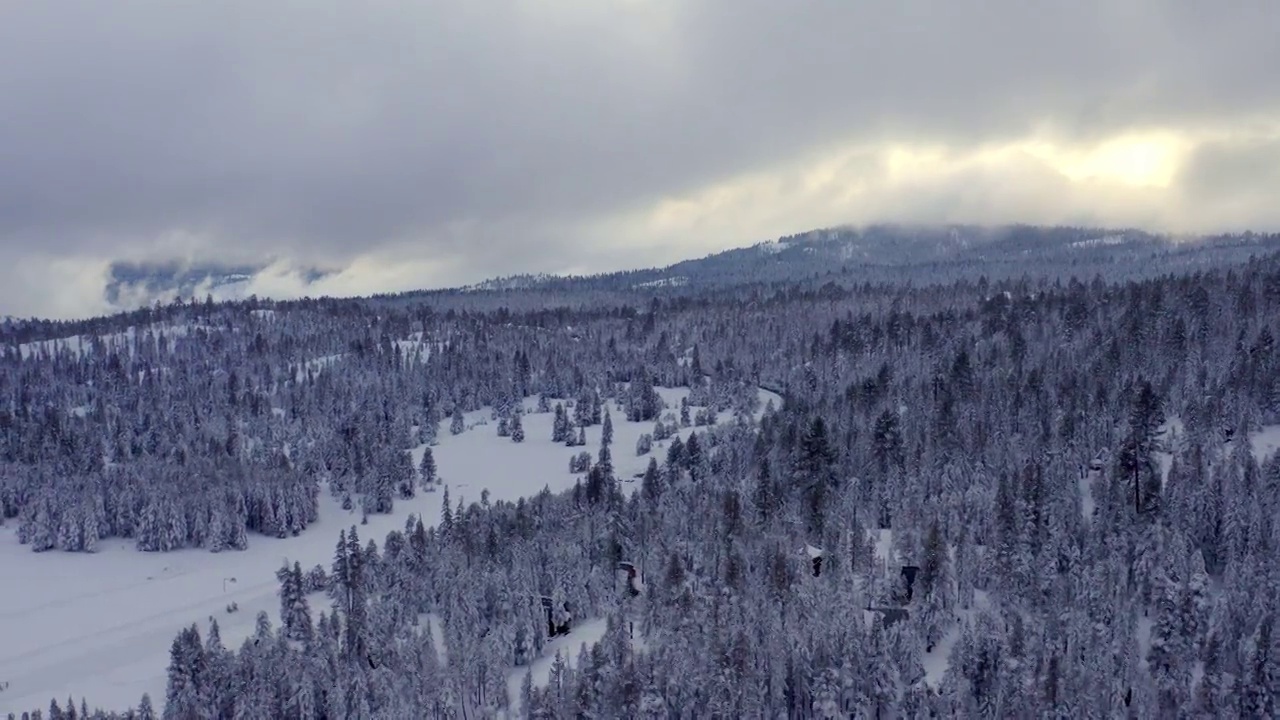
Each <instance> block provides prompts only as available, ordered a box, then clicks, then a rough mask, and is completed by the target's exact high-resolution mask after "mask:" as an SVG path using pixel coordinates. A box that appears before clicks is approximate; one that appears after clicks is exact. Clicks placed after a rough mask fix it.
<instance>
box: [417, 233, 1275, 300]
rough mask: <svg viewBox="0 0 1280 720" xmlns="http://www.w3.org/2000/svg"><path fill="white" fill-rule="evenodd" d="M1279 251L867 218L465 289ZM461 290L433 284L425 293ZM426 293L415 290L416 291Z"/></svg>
mask: <svg viewBox="0 0 1280 720" xmlns="http://www.w3.org/2000/svg"><path fill="white" fill-rule="evenodd" d="M1276 250H1280V235H1278V234H1258V233H1241V234H1237V235H1217V236H1194V237H1192V236H1186V237H1173V236H1169V235H1160V234H1155V233H1151V232H1146V231H1143V230H1134V229H1121V230H1117V229H1109V228H1090V227H1041V226H1032V225H1009V226H999V227H987V226H977V225H928V226H927V225H870V226H865V227H837V228H824V229H820V230H812V231H809V232H804V233H799V234H796V235H788V236H785V237H781V238H779V239H777V240H771V241H768V242H762V243H758V244H756V245H752V246H750V247H745V248H735V249H731V250H725V251H723V252H719V253H714V254H711V255H707V256H706V257H702V258H697V259H690V260H684V261H681V262H678V263H675V264H673V265H669V266H666V267H662V268H647V269H641V270H629V271H623V272H612V273H602V274H598V275H590V276H553V275H517V276H511V277H507V278H498V279H494V280H489V281H486V282H483V283H479V284H476V285H472V286H469V287H467V288H462V290H466V291H468V292H470V293H477V292H483V291H489V292H495V293H498V294H499V295H502V296H504V297H505V296H507V295H510V294H511V293H515V292H522V293H529V292H534V293H551V292H555V293H559V292H568V291H581V290H595V291H600V292H607V293H610V294H614V295H616V294H618V293H624V294H625V293H634V294H642V295H646V296H647V295H654V294H677V295H679V294H685V293H692V292H697V291H698V290H699V289H700V288H706V287H724V286H733V285H752V284H759V283H766V284H767V283H778V282H794V281H797V280H806V279H819V280H820V279H822V278H828V277H830V276H834V275H838V276H842V277H845V278H847V279H848V280H850V281H856V282H861V281H884V280H893V281H902V280H918V281H922V282H929V281H949V280H951V279H955V278H957V277H962V276H963V277H977V276H986V277H988V278H990V279H996V278H1000V277H1017V276H1021V275H1023V274H1028V273H1029V274H1042V273H1044V272H1050V274H1054V275H1057V276H1063V275H1075V276H1077V277H1082V278H1083V277H1093V276H1094V275H1099V274H1100V275H1104V276H1108V277H1111V276H1115V275H1123V276H1125V277H1135V276H1141V275H1147V276H1149V275H1152V274H1160V273H1163V272H1170V271H1174V270H1185V269H1187V268H1196V267H1206V268H1207V267H1210V266H1212V265H1215V264H1220V263H1222V262H1236V261H1242V260H1245V259H1247V258H1248V257H1249V256H1250V255H1251V254H1259V253H1264V252H1272V251H1276ZM450 292H456V290H437V291H429V292H428V293H425V294H433V295H435V294H440V293H450ZM422 294H424V293H410V294H409V295H411V296H419V295H422Z"/></svg>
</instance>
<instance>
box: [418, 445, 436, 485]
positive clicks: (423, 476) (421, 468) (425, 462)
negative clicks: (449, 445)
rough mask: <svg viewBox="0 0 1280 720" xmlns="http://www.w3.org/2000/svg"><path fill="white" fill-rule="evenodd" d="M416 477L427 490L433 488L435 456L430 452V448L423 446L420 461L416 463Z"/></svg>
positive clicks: (434, 482) (434, 481) (434, 483)
mask: <svg viewBox="0 0 1280 720" xmlns="http://www.w3.org/2000/svg"><path fill="white" fill-rule="evenodd" d="M418 478H419V480H420V481H421V483H422V486H423V487H424V488H426V489H428V490H434V489H435V485H436V481H437V480H438V478H437V477H436V458H435V453H433V452H431V448H430V447H427V448H423V450H422V462H421V463H419V464H418Z"/></svg>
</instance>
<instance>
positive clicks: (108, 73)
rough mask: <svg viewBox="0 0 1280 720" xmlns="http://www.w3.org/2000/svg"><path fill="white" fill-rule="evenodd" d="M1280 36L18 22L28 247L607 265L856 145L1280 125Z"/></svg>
mask: <svg viewBox="0 0 1280 720" xmlns="http://www.w3.org/2000/svg"><path fill="white" fill-rule="evenodd" d="M1277 26H1280V10H1278V9H1277V8H1276V6H1275V5H1274V3H1269V2H1265V1H1264V0H1252V1H1246V2H1243V3H1234V4H1232V5H1231V6H1230V8H1229V9H1228V8H1221V7H1213V6H1211V5H1206V4H1204V3H1196V2H1191V1H1190V0H1179V1H1178V2H1162V1H1158V0H1134V1H1132V2H1124V3H1116V2H1108V1H1104V0H1086V1H1084V2H1078V3H1020V2H1013V1H1012V0H1008V1H1000V2H990V0H958V1H957V2H949V3H933V2H931V3H923V2H875V3H845V2H833V1H831V0H817V1H816V2H804V3H779V2H776V1H774V0H733V1H730V0H701V1H700V0H601V1H597V2H585V1H583V0H544V1H543V2H535V1H534V0H506V1H499V2H492V3H465V2H464V3H410V2H404V1H401V0H379V1H375V2H371V3H351V2H334V1H328V2H323V1H322V2H316V1H312V2H300V1H297V0H286V1H282V2H273V3H259V2H248V1H247V0H228V1H227V2H220V3H164V2H158V1H156V2H143V1H140V0H120V1H119V2H112V3H102V2H96V1H93V0H78V1H77V0H68V1H67V2H59V3H11V4H9V5H7V6H6V7H5V8H4V9H0V255H7V256H10V257H14V256H26V255H29V254H30V253H31V252H32V249H33V248H34V249H38V250H39V252H40V253H41V254H43V255H47V256H49V257H68V256H86V257H92V258H95V259H99V260H100V259H102V258H111V257H117V256H122V255H131V256H137V255H155V254H162V253H164V252H166V251H168V252H176V253H177V254H182V253H190V252H203V253H215V254H238V255H241V256H243V255H254V254H258V255H262V254H278V255H284V256H294V257H300V258H303V259H304V261H320V262H326V261H343V260H346V259H350V258H352V257H355V256H357V255H362V254H366V253H369V252H399V253H408V254H413V255H416V256H420V257H433V258H436V259H437V260H439V261H440V262H441V263H444V264H449V266H450V267H452V268H454V269H453V270H451V271H450V272H455V273H459V272H463V273H481V274H484V273H486V272H496V271H504V272H505V271H512V270H514V269H519V268H518V267H512V266H513V265H519V264H521V263H523V264H526V265H538V266H544V267H545V266H546V265H548V261H547V256H548V255H555V254H563V253H570V252H572V250H573V248H574V247H578V246H581V244H582V243H584V242H587V241H591V242H592V243H593V246H592V247H591V248H590V250H591V254H592V256H593V257H594V256H598V255H600V254H601V253H602V252H603V251H602V250H601V247H600V246H601V245H606V244H608V243H609V242H610V239H609V238H607V237H591V236H590V235H589V234H587V235H584V232H585V231H584V228H589V227H594V226H595V225H593V224H594V223H598V222H601V221H603V220H604V219H607V218H609V217H612V216H621V215H625V214H627V213H634V212H638V211H640V210H642V209H643V208H646V207H651V206H652V205H653V204H654V203H657V202H659V201H661V200H662V199H663V198H668V197H676V196H683V195H687V194H690V193H696V192H698V191H699V190H700V189H702V188H704V187H706V186H708V185H712V184H715V183H718V182H724V181H727V180H729V179H731V178H733V177H736V176H739V175H741V174H744V173H753V172H761V171H767V170H768V169H770V168H773V167H775V166H779V165H785V164H787V163H792V162H794V161H795V160H796V159H797V158H799V157H813V156H815V155H816V156H820V155H821V153H822V152H823V150H824V148H828V147H837V146H840V145H841V144H845V143H850V142H857V143H864V144H866V143H871V144H874V143H875V142H876V141H878V140H884V141H890V140H891V141H894V142H911V141H918V142H925V143H942V144H945V145H948V146H953V147H961V148H964V147H974V146H977V145H981V144H984V143H998V142H1001V141H1005V140H1009V139H1016V138H1019V137H1022V136H1025V135H1026V134H1028V133H1030V132H1033V131H1038V130H1046V129H1048V130H1050V131H1052V132H1053V133H1054V134H1055V135H1056V136H1058V137H1060V138H1062V139H1063V141H1064V142H1071V141H1078V142H1092V141H1096V140H1098V139H1100V138H1104V137H1107V136H1108V135H1110V134H1113V133H1116V132H1120V131H1123V130H1126V129H1130V128H1142V127H1151V126H1157V127H1172V128H1175V129H1182V128H1186V129H1195V128H1201V127H1219V126H1222V125H1224V124H1226V125H1230V124H1231V123H1235V122H1239V119H1241V118H1252V117H1266V116H1268V115H1270V116H1276V115H1277V111H1278V110H1280V86H1277V84H1276V83H1275V82H1274V78H1273V77H1271V75H1272V74H1273V69H1274V68H1275V67H1280V46H1277V44H1276V43H1275V42H1274V38H1273V37H1272V35H1273V33H1274V28H1275V27H1277ZM1218 167H1219V170H1217V171H1215V172H1218V174H1219V175H1220V176H1221V175H1222V174H1224V173H1225V174H1230V175H1232V177H1235V176H1236V174H1238V173H1241V172H1247V171H1249V170H1250V169H1249V168H1248V167H1243V166H1241V165H1240V164H1239V163H1236V164H1235V165H1231V164H1230V163H1228V164H1226V165H1223V164H1221V163H1220V164H1219V166H1218ZM1223 182H1231V181H1230V180H1229V179H1227V180H1223ZM1052 184H1053V183H1040V184H1039V185H1038V186H1037V187H1043V186H1048V185H1052ZM988 185H991V186H998V185H999V182H998V181H994V182H992V183H987V184H983V185H982V186H981V187H987V186H988ZM1184 189H1185V190H1186V191H1187V192H1193V193H1201V192H1203V193H1212V192H1214V187H1213V186H1212V185H1209V186H1205V185H1203V184H1200V185H1196V184H1194V183H1192V184H1190V185H1185V187H1184ZM971 190H972V188H970V191H971ZM930 203H931V205H930V208H928V210H929V212H930V213H931V212H933V208H936V207H937V206H939V205H942V206H946V205H948V204H952V205H957V206H963V208H965V211H966V212H969V211H970V210H972V209H973V208H978V209H981V208H984V207H986V206H988V205H989V204H990V203H989V202H988V199H987V198H975V197H972V194H971V192H967V193H959V194H956V195H954V196H950V197H948V196H947V194H946V193H942V194H941V195H938V196H936V197H932V199H931V200H930ZM888 206H890V207H894V208H899V207H900V208H901V209H900V212H901V213H902V214H911V213H912V211H913V208H912V207H911V205H910V203H909V202H898V201H896V200H895V201H894V202H891V203H888ZM898 219H911V218H909V217H908V218H898ZM1248 220H1249V219H1248V218H1246V219H1245V221H1248ZM791 221H792V222H796V223H797V224H798V226H797V227H794V228H792V229H796V230H798V229H802V228H803V227H805V226H806V225H807V224H810V223H808V222H807V221H806V217H805V216H803V215H801V216H798V217H796V218H793V219H791ZM175 234H178V235H179V236H180V237H182V238H185V239H184V240H182V241H180V242H179V244H178V245H176V246H175V245H174V243H175V242H176V241H175V240H173V238H174V236H175ZM640 239H641V238H638V237H632V241H638V240H640ZM725 239H726V240H728V239H729V238H725ZM754 239H759V237H743V238H738V241H742V242H745V241H748V240H754ZM634 255H635V251H634V250H631V251H628V253H627V256H628V257H631V256H634ZM458 268H464V269H465V270H459V269H458ZM446 279H447V278H446ZM3 299H4V298H2V297H0V300H3Z"/></svg>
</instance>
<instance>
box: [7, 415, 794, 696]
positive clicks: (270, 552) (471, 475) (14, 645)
mask: <svg viewBox="0 0 1280 720" xmlns="http://www.w3.org/2000/svg"><path fill="white" fill-rule="evenodd" d="M659 392H660V393H661V394H662V396H663V398H664V399H665V400H666V401H667V403H668V405H669V406H672V407H678V406H679V402H680V398H681V397H682V396H685V395H687V394H688V391H687V390H683V389H674V390H673V389H660V390H659ZM769 399H772V400H773V401H774V404H775V405H780V404H781V399H780V398H778V397H777V396H776V395H773V394H771V393H767V392H765V391H761V400H762V407H763V402H764V401H767V400H769ZM535 404H536V403H534V401H533V400H529V401H527V402H526V406H527V407H528V408H530V409H532V408H533V407H534V406H535ZM488 417H489V410H488V409H484V410H481V411H477V412H475V413H470V414H469V415H468V417H467V418H466V420H467V422H468V424H469V425H470V424H473V423H479V422H481V421H482V420H486V419H487V418H488ZM551 421H552V415H551V414H549V413H544V414H530V415H527V416H526V417H525V422H524V425H525V432H526V435H527V438H528V439H527V440H526V441H525V442H524V443H522V444H516V443H512V442H511V441H510V440H509V439H507V438H500V437H498V436H497V432H496V427H495V425H494V424H488V425H477V426H476V427H474V428H473V429H471V430H469V431H467V432H464V433H462V434H461V435H458V436H451V435H450V434H449V433H448V431H447V423H442V425H441V432H440V443H439V445H438V446H437V447H435V448H434V449H433V452H434V454H435V458H436V464H437V466H438V468H439V472H440V476H441V478H443V480H444V483H445V485H446V486H448V487H449V493H450V499H451V501H452V502H453V503H456V502H457V501H458V500H459V499H460V498H461V499H464V500H465V501H466V502H467V503H468V504H469V503H471V502H473V501H479V500H480V493H481V491H482V490H484V489H486V488H487V489H488V490H489V493H490V497H491V499H492V500H495V501H496V500H515V499H516V498H519V497H522V496H530V495H533V494H536V493H538V492H539V491H541V490H542V488H543V487H544V486H545V487H549V488H550V489H551V490H552V491H560V490H565V489H568V488H571V487H573V484H574V482H575V481H576V480H577V478H578V477H580V476H575V475H571V474H569V472H568V464H569V458H570V456H572V455H574V454H575V453H576V452H580V451H581V449H580V448H567V447H564V446H563V445H559V444H554V443H552V442H550V437H551ZM613 423H614V448H615V452H614V466H615V468H616V473H617V475H618V477H619V478H623V479H626V478H629V477H631V476H632V475H633V474H635V473H639V472H642V471H643V470H644V467H645V465H647V464H648V461H649V456H644V457H636V456H635V451H634V448H635V443H636V440H637V439H638V438H639V436H640V434H641V433H645V432H650V431H652V429H653V424H652V423H649V422H645V423H630V422H627V421H626V420H625V416H624V415H623V414H622V413H620V412H617V411H616V409H615V410H614V412H613ZM688 433H689V430H684V431H682V433H681V435H682V437H687V436H688ZM599 442H600V427H599V426H596V427H593V428H588V429H587V443H588V444H587V449H590V450H593V451H594V449H595V448H597V447H598V446H599ZM665 445H666V443H655V444H654V448H653V450H652V451H651V455H653V456H655V457H658V458H659V459H661V458H663V457H665V453H666V450H665ZM422 452H423V448H421V447H420V448H417V449H415V450H414V451H413V459H414V462H415V467H416V464H417V462H418V461H419V459H420V458H421V455H422ZM636 487H637V484H636V483H631V484H629V485H624V488H631V489H632V490H634V489H636ZM442 496H443V493H441V492H432V493H425V492H420V493H419V494H418V496H417V497H416V498H414V499H412V500H407V501H404V500H397V501H396V504H395V511H394V512H393V513H392V514H390V515H375V516H371V517H370V518H369V524H368V525H367V526H360V528H359V532H360V536H361V537H362V538H364V539H366V540H367V539H369V538H373V539H375V540H377V541H378V543H379V544H381V543H382V540H383V538H384V537H386V534H387V533H388V532H390V531H392V530H398V529H402V528H403V527H404V521H405V517H406V516H407V515H408V514H410V513H413V514H417V515H420V516H421V517H422V518H423V521H424V522H425V523H427V524H428V525H433V524H434V523H435V522H436V520H437V519H438V518H439V517H440V510H441V507H440V504H441V498H442ZM359 522H360V516H359V514H358V513H354V512H348V511H344V510H342V509H341V507H340V506H339V505H338V504H337V503H336V502H335V501H333V500H332V499H331V498H330V497H329V494H328V491H327V490H322V492H321V504H320V515H319V519H318V521H317V523H316V525H315V526H313V527H311V528H309V529H308V530H307V531H306V532H304V533H303V534H302V535H300V536H298V537H290V538H285V539H283V540H277V539H273V538H266V537H261V536H251V537H250V546H249V548H248V549H247V550H245V551H244V552H239V553H236V552H227V553H220V554H213V553H209V552H206V551H202V550H182V551H178V552H173V553H165V554H159V553H141V552H137V551H135V550H134V549H133V548H132V545H131V544H129V543H127V542H125V541H120V540H108V541H103V542H102V543H101V544H100V545H99V547H100V551H99V552H97V553H95V554H92V555H86V554H81V553H61V552H48V553H39V554H37V553H33V552H31V550H30V549H29V548H27V547H26V546H23V545H19V544H18V541H17V538H16V537H15V531H16V527H15V524H13V523H10V524H8V525H6V526H4V527H0V567H2V568H3V569H4V578H5V583H4V585H5V587H6V588H7V589H9V591H8V592H4V593H0V684H3V683H6V682H7V683H8V684H9V686H8V688H7V689H6V690H5V691H3V692H0V716H4V715H5V714H7V713H9V712H15V713H21V712H22V711H23V710H30V709H34V708H37V707H48V704H49V700H50V698H52V697H58V698H63V699H65V698H66V697H68V696H73V697H74V698H75V699H76V700H77V701H78V700H79V699H80V698H81V697H85V698H87V699H88V701H89V704H90V705H91V706H92V705H97V706H100V707H103V708H104V709H105V708H112V709H122V708H125V707H129V706H132V705H136V704H137V702H138V700H139V698H141V696H142V694H143V693H144V692H147V693H150V694H151V696H152V699H153V700H154V701H156V703H157V704H159V703H160V702H161V701H162V700H163V697H164V687H165V669H166V667H167V665H168V662H169V646H170V644H171V643H172V642H173V639H174V636H175V635H177V633H178V631H179V630H181V629H182V628H183V627H185V626H188V625H190V624H191V623H199V624H200V626H201V630H202V632H203V631H204V629H205V628H206V627H207V625H208V621H209V618H210V617H216V618H217V620H218V623H219V625H220V626H221V630H222V637H223V641H224V642H225V643H226V644H227V646H228V647H238V646H239V644H240V643H241V642H242V641H243V640H244V638H246V637H248V636H249V635H251V634H252V632H253V629H254V619H255V616H256V615H257V613H258V612H259V611H263V610H265V611H267V612H268V613H270V614H271V617H272V618H273V622H275V621H277V619H278V613H279V600H278V598H277V595H276V590H277V581H276V579H275V571H276V570H277V569H278V568H279V567H280V566H281V565H282V564H283V563H284V562H285V560H288V561H289V562H290V563H292V562H295V561H296V562H300V563H302V566H303V567H304V568H310V567H312V566H314V565H316V564H323V565H324V566H325V567H326V568H328V566H329V564H330V562H331V561H332V557H333V548H334V545H335V544H336V543H337V538H338V531H339V530H341V529H344V528H347V527H349V526H351V525H353V524H356V525H358V524H359ZM233 579H234V580H233ZM233 602H234V603H237V604H238V605H239V611H238V612H236V613H234V614H229V613H227V612H226V607H227V605H228V604H229V603H233ZM575 650H576V647H575Z"/></svg>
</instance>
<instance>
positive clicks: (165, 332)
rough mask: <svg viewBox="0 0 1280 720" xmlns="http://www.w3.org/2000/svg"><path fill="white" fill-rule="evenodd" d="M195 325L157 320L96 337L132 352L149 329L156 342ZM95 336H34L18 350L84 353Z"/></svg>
mask: <svg viewBox="0 0 1280 720" xmlns="http://www.w3.org/2000/svg"><path fill="white" fill-rule="evenodd" d="M194 329H195V328H194V327H193V326H191V325H185V324H168V323H156V324H153V325H148V326H144V327H141V328H137V327H130V328H129V329H127V330H125V331H123V332H118V333H110V334H107V335H99V336H97V338H96V339H97V340H100V341H101V342H102V344H103V345H104V346H105V347H107V348H111V349H118V350H121V351H125V352H130V353H131V352H133V349H134V348H135V347H136V346H137V344H138V342H139V341H140V340H144V339H146V338H147V334H148V333H150V337H151V341H152V342H159V340H160V337H161V336H163V337H164V338H165V339H166V340H167V341H168V342H169V343H172V342H173V341H174V340H177V339H178V338H183V337H186V336H187V335H190V334H191V331H192V330H194ZM94 340H95V337H94V336H92V335H72V336H70V337H65V338H57V339H54V340H37V341H35V342H29V343H22V344H20V345H18V353H19V354H20V355H21V356H22V357H23V358H29V357H33V356H39V355H41V354H47V355H56V354H58V353H60V352H68V353H71V354H73V355H77V356H79V355H84V354H87V353H88V352H90V351H91V350H92V349H93V343H94ZM171 347H172V345H171Z"/></svg>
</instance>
